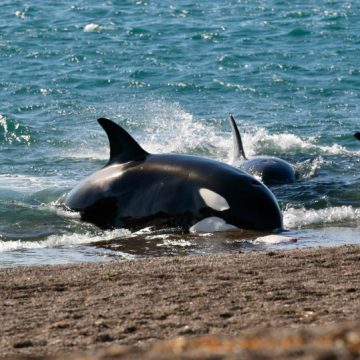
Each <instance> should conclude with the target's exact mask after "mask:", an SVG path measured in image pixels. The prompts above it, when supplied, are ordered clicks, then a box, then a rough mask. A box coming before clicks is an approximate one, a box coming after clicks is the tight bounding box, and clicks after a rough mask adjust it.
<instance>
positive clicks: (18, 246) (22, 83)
mask: <svg viewBox="0 0 360 360" xmlns="http://www.w3.org/2000/svg"><path fill="white" fill-rule="evenodd" d="M0 9H1V13H2V17H1V19H0V30H1V31H0V66H1V69H2V76H1V79H0V92H1V99H2V102H1V108H0V115H1V116H0V144H1V151H0V164H1V170H0V266H18V265H29V264H45V263H67V262H78V261H98V260H103V259H111V258H113V257H120V258H133V257H137V256H147V255H149V256H161V255H164V254H166V255H172V254H198V253H207V252H220V251H221V252H229V251H258V250H264V249H282V248H286V249H290V248H297V247H307V246H336V245H340V244H351V243H359V242H360V228H359V223H360V142H359V141H356V140H355V139H354V138H353V136H352V135H353V133H354V132H355V131H359V130H360V128H359V126H360V125H359V120H358V114H359V103H360V102H359V93H358V91H357V90H358V88H359V85H360V46H359V44H360V35H359V34H360V32H359V26H358V24H359V23H360V22H359V20H360V4H358V3H357V2H352V1H325V0H320V1H316V2H315V1H310V0H308V1H301V2H298V1H296V2H295V3H292V4H291V5H289V4H288V3H287V2H285V1H268V2H265V3H264V2H263V1H245V0H244V1H240V0H239V1H225V2H221V3H219V2H215V1H205V2H200V3H194V2H191V1H185V0H181V1H177V2H176V3H174V2H171V1H166V0H165V1H161V2H158V1H141V0H140V1H121V2H119V1H104V2H99V1H94V0H87V1H81V2H80V3H79V2H78V3H76V4H75V3H73V2H71V1H62V2H58V3H56V4H55V3H51V4H47V3H44V2H41V1H36V0H34V1H31V2H28V3H24V2H22V1H3V2H1V4H0ZM228 112H232V113H233V114H234V116H235V119H236V120H237V122H238V124H239V126H240V130H241V131H242V133H243V137H244V139H243V140H244V146H245V149H246V152H247V153H248V155H256V154H265V155H276V156H281V157H282V158H284V159H286V160H288V161H290V162H292V163H294V164H296V166H297V168H298V169H299V171H300V179H299V180H298V181H297V182H296V183H295V184H290V185H286V186H277V187H272V188H271V189H272V191H273V192H274V194H275V195H276V196H277V198H278V200H279V203H280V206H281V208H282V210H283V212H284V223H285V227H286V229H287V230H289V231H288V235H289V236H295V237H297V238H298V241H297V242H296V243H289V244H287V243H281V244H276V245H269V244H257V243H255V242H254V240H255V239H256V238H257V237H258V236H259V234H252V233H247V232H240V233H237V234H235V235H234V234H206V235H197V236H195V235H186V236H185V235H178V234H170V233H162V234H158V233H151V232H150V233H149V232H145V233H140V234H132V233H130V232H129V231H127V230H116V231H105V232H104V231H100V230H98V229H96V228H95V227H94V226H92V225H89V224H84V223H82V222H80V221H79V219H78V218H77V217H76V216H70V215H69V214H67V213H64V212H63V211H61V210H59V209H58V208H57V207H56V206H55V203H56V200H57V199H58V198H59V197H61V196H62V195H63V194H65V193H66V192H68V191H69V190H70V189H71V188H72V187H73V186H74V185H75V184H77V182H78V181H79V180H80V179H82V178H84V177H85V176H86V175H88V174H90V173H91V172H93V171H95V170H96V169H98V168H100V167H101V166H103V165H104V164H105V163H106V160H107V158H108V144H107V139H106V136H105V133H104V132H103V130H102V129H101V128H100V127H99V126H98V124H97V122H96V119H97V118H98V117H101V116H106V117H108V118H111V119H113V120H115V121H116V122H118V123H119V124H121V125H123V126H124V127H125V128H126V129H127V130H129V131H130V133H131V134H133V135H134V137H135V138H136V139H137V140H138V141H139V142H140V143H141V144H142V146H143V147H144V148H145V149H146V150H148V151H150V152H159V153H166V152H174V153H187V154H196V155H201V156H207V157H211V158H213V159H217V160H220V161H225V162H228V163H231V162H232V157H231V153H232V141H231V133H230V126H229V123H228V121H227V119H226V115H227V113H228Z"/></svg>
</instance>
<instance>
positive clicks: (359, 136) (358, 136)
mask: <svg viewBox="0 0 360 360" xmlns="http://www.w3.org/2000/svg"><path fill="white" fill-rule="evenodd" d="M354 136H355V137H356V138H357V139H358V140H360V132H357V133H355V134H354Z"/></svg>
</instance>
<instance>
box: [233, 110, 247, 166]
mask: <svg viewBox="0 0 360 360" xmlns="http://www.w3.org/2000/svg"><path fill="white" fill-rule="evenodd" d="M229 120H230V125H231V130H232V135H233V144H234V154H233V156H234V159H240V158H241V157H243V158H244V159H245V160H247V157H246V155H245V151H244V147H243V144H242V141H241V135H240V132H239V129H238V127H237V126H236V123H235V119H234V117H233V116H232V114H229Z"/></svg>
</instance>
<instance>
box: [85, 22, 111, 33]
mask: <svg viewBox="0 0 360 360" xmlns="http://www.w3.org/2000/svg"><path fill="white" fill-rule="evenodd" d="M112 29H113V26H102V25H98V24H94V23H90V24H86V25H85V26H84V32H93V31H101V30H112Z"/></svg>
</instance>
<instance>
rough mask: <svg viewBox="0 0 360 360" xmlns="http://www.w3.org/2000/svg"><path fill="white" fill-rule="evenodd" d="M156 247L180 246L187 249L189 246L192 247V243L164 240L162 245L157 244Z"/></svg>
mask: <svg viewBox="0 0 360 360" xmlns="http://www.w3.org/2000/svg"><path fill="white" fill-rule="evenodd" d="M156 246H160V247H162V246H179V247H187V246H192V244H191V242H190V241H187V240H170V239H167V240H164V241H163V242H162V243H160V244H157V245H156Z"/></svg>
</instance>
